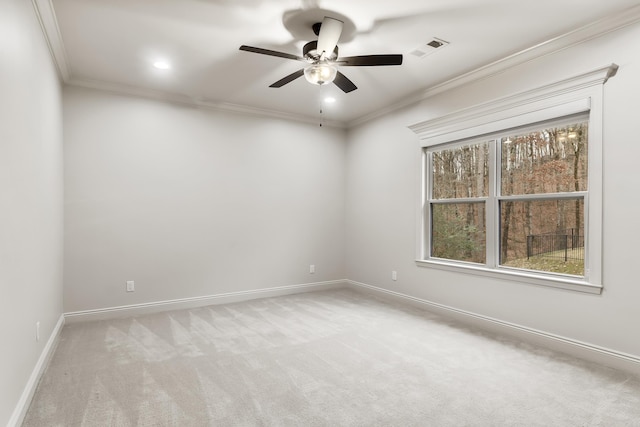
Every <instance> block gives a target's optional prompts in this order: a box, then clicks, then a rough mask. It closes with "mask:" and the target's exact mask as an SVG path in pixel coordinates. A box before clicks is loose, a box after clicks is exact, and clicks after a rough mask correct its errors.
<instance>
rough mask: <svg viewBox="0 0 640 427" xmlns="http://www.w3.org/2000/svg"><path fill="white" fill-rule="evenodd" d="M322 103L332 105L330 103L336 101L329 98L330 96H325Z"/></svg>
mask: <svg viewBox="0 0 640 427" xmlns="http://www.w3.org/2000/svg"><path fill="white" fill-rule="evenodd" d="M324 102H326V103H327V104H332V103H334V102H336V99H335V98H333V97H331V96H327V97H326V98H325V99H324Z"/></svg>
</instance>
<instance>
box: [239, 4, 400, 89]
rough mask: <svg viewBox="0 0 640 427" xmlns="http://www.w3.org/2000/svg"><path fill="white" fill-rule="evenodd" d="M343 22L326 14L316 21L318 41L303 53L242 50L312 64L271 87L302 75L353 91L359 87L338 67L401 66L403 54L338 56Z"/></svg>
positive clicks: (305, 47) (318, 82)
mask: <svg viewBox="0 0 640 427" xmlns="http://www.w3.org/2000/svg"><path fill="white" fill-rule="evenodd" d="M342 26H343V22H342V21H340V20H339V19H335V18H330V17H328V16H325V17H324V19H323V20H322V22H317V23H315V24H313V27H312V29H313V32H314V33H315V34H316V35H317V36H318V40H314V41H310V42H309V43H307V44H305V45H304V47H303V48H302V56H297V55H292V54H289V53H284V52H278V51H275V50H269V49H262V48H259V47H253V46H246V45H242V46H240V50H244V51H247V52H253V53H259V54H262V55H269V56H277V57H280V58H285V59H293V60H295V61H302V62H306V63H308V64H309V65H308V66H307V67H305V68H302V69H300V70H298V71H295V72H293V73H291V74H289V75H288V76H286V77H284V78H282V79H280V80H278V81H277V82H275V83H273V84H272V85H270V86H269V87H282V86H284V85H286V84H287V83H291V82H292V81H294V80H295V79H297V78H298V77H301V76H303V75H304V76H305V78H306V79H307V81H308V82H309V83H312V84H317V85H323V84H326V83H331V82H333V83H334V84H335V85H336V86H338V87H339V88H340V89H341V90H342V91H343V92H345V93H349V92H351V91H354V90H356V89H357V88H358V87H357V86H356V85H355V84H354V83H353V82H352V81H351V80H349V79H348V78H347V77H346V76H345V75H344V74H342V73H341V72H340V71H338V69H337V67H338V66H352V67H363V66H364V67H371V66H380V65H401V64H402V55H362V56H344V57H339V56H338V46H337V44H338V40H339V39H340V35H341V34H342Z"/></svg>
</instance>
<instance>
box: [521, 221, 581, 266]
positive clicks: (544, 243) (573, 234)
mask: <svg viewBox="0 0 640 427" xmlns="http://www.w3.org/2000/svg"><path fill="white" fill-rule="evenodd" d="M578 233H579V230H576V229H575V228H570V229H568V230H561V231H555V232H552V233H544V234H530V235H528V236H527V259H529V258H531V257H533V256H543V257H547V258H556V259H564V260H565V261H567V260H570V259H571V260H577V261H581V260H584V236H582V235H580V234H578Z"/></svg>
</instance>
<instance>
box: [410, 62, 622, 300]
mask: <svg viewBox="0 0 640 427" xmlns="http://www.w3.org/2000/svg"><path fill="white" fill-rule="evenodd" d="M617 69H618V66H617V65H615V64H611V65H609V66H607V67H602V68H599V69H597V70H594V71H591V72H588V73H584V74H581V75H578V76H575V77H572V78H569V79H565V80H561V81H558V82H556V83H552V84H550V85H546V86H543V87H540V88H537V89H534V90H530V91H527V92H523V93H520V94H517V95H513V96H509V97H506V98H501V99H498V100H495V101H491V102H488V103H485V104H480V105H477V106H474V107H471V108H467V109H464V110H460V111H457V112H454V113H451V114H447V115H445V116H442V117H439V118H436V119H432V120H427V121H424V122H421V123H416V124H414V125H412V126H410V127H409V128H410V129H411V130H412V131H413V132H415V133H416V134H417V135H418V137H419V140H420V166H419V167H420V169H421V170H422V174H421V182H422V185H421V186H420V189H419V191H420V193H419V197H418V198H417V200H418V209H417V211H418V215H417V228H416V229H417V244H416V264H417V265H419V266H424V267H433V268H439V269H444V270H448V271H455V272H460V273H468V274H474V275H479V276H486V277H491V278H498V279H506V280H511V281H517V282H524V283H528V284H534V285H542V286H551V287H555V288H561V289H568V290H575V291H579V292H587V293H595V294H600V293H601V292H602V286H603V285H602V219H603V218H602V179H603V167H602V139H603V123H602V122H603V88H604V83H605V82H606V81H607V80H608V79H609V78H610V77H613V76H614V75H615V74H616V72H617ZM584 112H589V157H588V174H589V176H588V182H589V191H588V195H587V197H586V198H585V205H586V212H585V213H586V217H585V219H586V224H585V227H587V233H585V235H586V236H587V237H586V238H587V239H588V241H587V242H585V244H586V245H588V246H587V247H588V254H587V259H586V260H585V275H584V278H576V277H574V276H563V275H560V274H556V273H545V272H532V271H528V270H518V269H511V268H508V267H503V266H500V267H496V268H490V267H487V266H484V265H478V264H472V263H465V262H459V261H449V260H442V259H427V255H428V252H427V250H428V247H427V243H428V242H426V239H427V238H428V236H426V231H427V227H426V219H427V213H426V212H425V211H426V210H427V209H428V208H429V206H428V205H427V204H426V198H425V195H426V193H425V185H426V184H427V177H426V170H425V168H424V164H425V163H424V160H425V159H424V156H425V155H426V154H425V150H424V148H426V147H433V146H435V145H439V144H444V143H447V142H454V141H459V140H462V139H467V138H474V137H478V136H481V135H486V134H490V133H493V132H498V131H501V130H506V129H510V128H515V127H519V126H526V125H529V124H532V123H536V122H542V121H546V120H552V119H556V118H559V117H563V116H568V115H571V114H578V113H584ZM487 226H489V224H487ZM487 232H490V230H489V229H488V230H487Z"/></svg>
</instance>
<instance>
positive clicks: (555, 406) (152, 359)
mask: <svg viewBox="0 0 640 427" xmlns="http://www.w3.org/2000/svg"><path fill="white" fill-rule="evenodd" d="M24 425H25V426H305V427H306V426H640V379H638V378H637V377H633V376H629V375H626V374H624V373H621V372H618V371H614V370H611V369H607V368H603V367H598V366H596V365H593V364H589V363H586V362H582V361H579V360H576V359H573V358H569V357H566V356H563V355H560V354H557V353H553V352H550V351H547V350H543V349H539V348H535V347H532V346H529V345H525V344H522V343H518V342H515V341H511V340H508V339H504V338H500V337H495V336H490V335H487V334H484V333H482V332H479V331H475V330H470V329H467V328H465V327H462V326H460V325H458V324H455V323H452V322H450V321H447V320H445V319H443V318H440V317H437V316H434V315H432V314H429V313H427V312H423V311H420V310H418V309H414V308H411V307H405V306H400V305H392V304H389V303H385V302H382V301H378V300H376V299H373V298H371V297H369V296H365V295H362V294H360V293H355V292H353V291H349V290H338V291H330V292H315V293H307V294H298V295H291V296H285V297H278V298H269V299H262V300H256V301H250V302H243V303H237V304H229V305H218V306H210V307H205V308H200V309H192V310H181V311H172V312H166V313H162V314H155V315H147V316H140V317H135V318H127V319H119V320H111V321H101V322H90V323H83V324H71V325H67V326H65V327H64V329H63V331H62V334H61V338H60V343H59V345H58V348H57V349H56V352H55V354H54V356H53V358H52V360H51V363H50V365H49V367H48V369H47V371H46V373H45V375H44V376H43V379H42V381H41V383H40V385H39V386H38V390H37V392H36V394H35V397H34V400H33V402H32V404H31V407H30V409H29V411H28V413H27V416H26V419H25V422H24Z"/></svg>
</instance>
